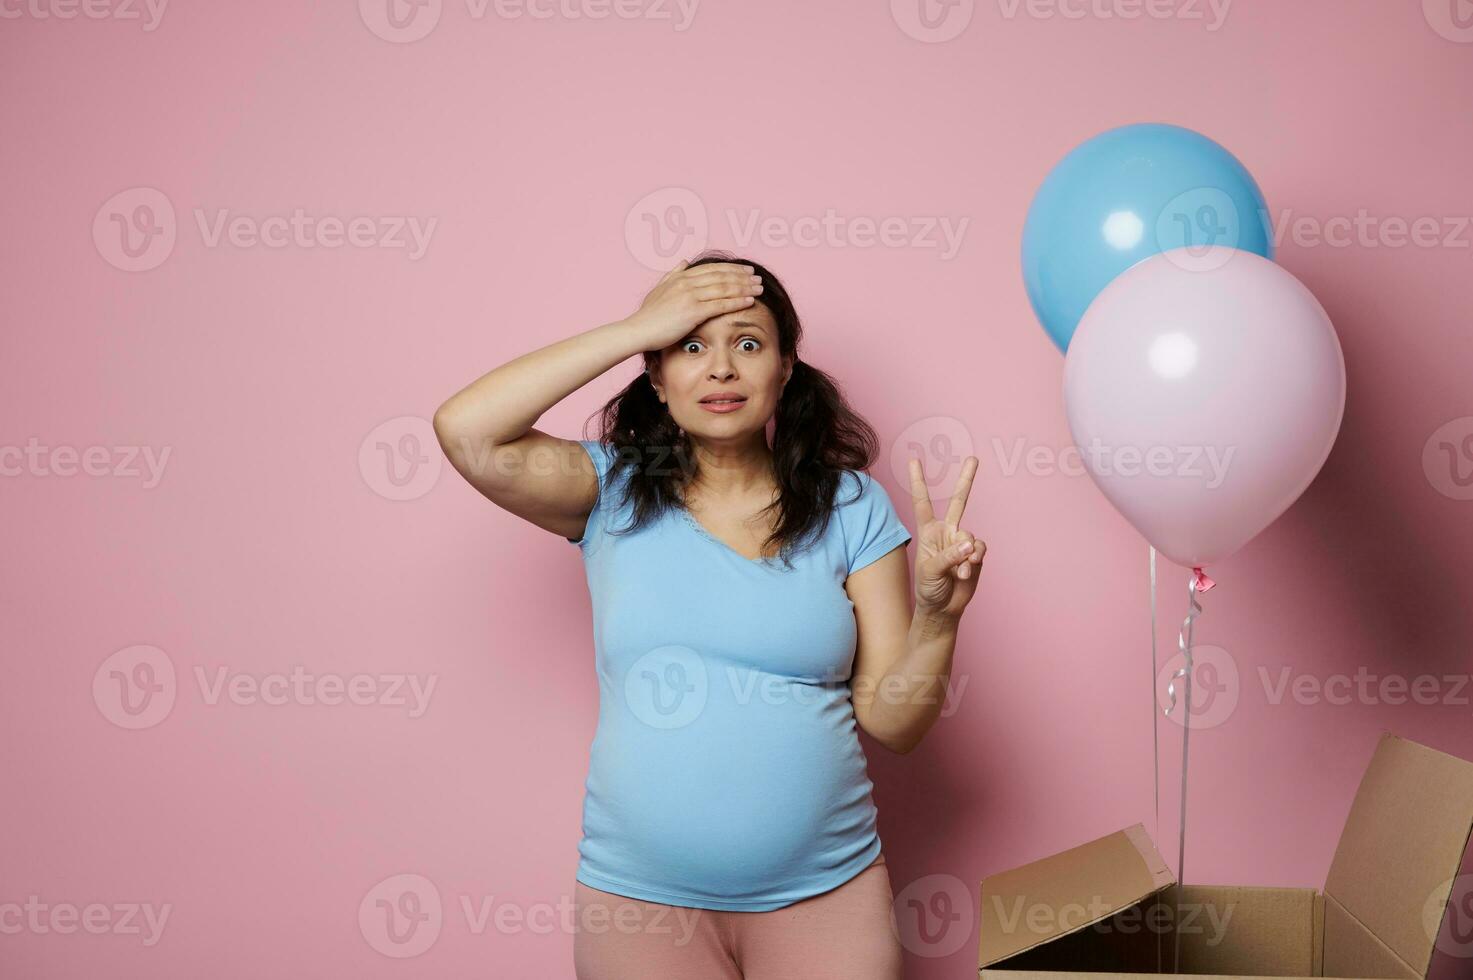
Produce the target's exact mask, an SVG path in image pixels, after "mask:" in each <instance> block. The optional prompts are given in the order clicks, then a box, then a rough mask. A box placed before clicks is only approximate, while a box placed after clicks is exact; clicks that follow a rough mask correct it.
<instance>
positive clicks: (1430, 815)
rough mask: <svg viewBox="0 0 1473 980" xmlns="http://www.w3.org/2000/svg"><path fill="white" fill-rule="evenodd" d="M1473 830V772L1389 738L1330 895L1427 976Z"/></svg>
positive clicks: (1374, 763)
mask: <svg viewBox="0 0 1473 980" xmlns="http://www.w3.org/2000/svg"><path fill="white" fill-rule="evenodd" d="M1470 829H1473V763H1470V762H1466V761H1464V760H1463V759H1459V758H1457V757H1455V756H1451V755H1448V754H1446V753H1444V752H1439V751H1437V750H1436V749H1431V748H1428V747H1427V746H1425V745H1419V744H1417V743H1416V742H1410V741H1407V740H1406V739H1404V738H1398V737H1397V736H1395V735H1392V734H1390V733H1383V734H1382V736H1381V740H1380V742H1379V743H1378V744H1377V745H1376V752H1375V755H1374V756H1373V757H1372V758H1371V763H1370V765H1369V766H1368V767H1367V768H1366V773H1365V775H1364V776H1363V777H1362V778H1361V783H1360V788H1359V789H1358V790H1357V791H1356V794H1355V800H1354V802H1353V803H1351V806H1350V816H1349V817H1347V818H1346V821H1345V829H1344V830H1343V831H1342V832H1341V834H1340V843H1339V844H1338V845H1337V846H1336V847H1335V858H1334V860H1333V861H1332V862H1331V864H1330V873H1329V875H1328V876H1327V877H1326V879H1325V895H1326V896H1328V899H1329V900H1331V901H1334V902H1337V903H1339V905H1340V906H1341V907H1342V908H1343V909H1344V910H1345V911H1346V912H1348V913H1349V914H1350V915H1352V916H1354V917H1355V919H1356V920H1357V921H1359V922H1360V923H1361V924H1362V925H1363V926H1365V927H1366V928H1367V929H1369V930H1370V931H1371V932H1372V933H1374V934H1375V936H1376V938H1378V939H1380V940H1381V942H1383V943H1385V944H1386V946H1387V947H1388V948H1389V949H1391V951H1392V952H1394V953H1395V954H1396V955H1397V956H1398V957H1399V958H1400V959H1401V960H1402V961H1403V962H1405V964H1406V965H1407V966H1408V967H1410V968H1411V970H1412V971H1414V972H1415V974H1416V975H1417V976H1419V977H1420V976H1425V975H1426V973H1427V968H1428V965H1429V963H1430V961H1431V958H1432V945H1433V938H1434V937H1435V936H1436V934H1437V930H1438V927H1439V926H1440V924H1441V922H1442V916H1443V914H1444V913H1445V906H1446V905H1447V900H1448V896H1449V894H1450V892H1451V886H1452V884H1453V879H1454V878H1455V877H1456V875H1457V873H1458V868H1459V867H1460V866H1461V864H1462V862H1463V854H1464V851H1465V849H1466V847H1467V845H1468V836H1469V831H1470Z"/></svg>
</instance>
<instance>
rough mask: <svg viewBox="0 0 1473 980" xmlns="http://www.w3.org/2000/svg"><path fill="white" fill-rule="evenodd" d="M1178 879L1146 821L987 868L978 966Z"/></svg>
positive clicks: (1066, 930)
mask: <svg viewBox="0 0 1473 980" xmlns="http://www.w3.org/2000/svg"><path fill="white" fill-rule="evenodd" d="M1175 881H1176V876H1175V875H1173V874H1172V873H1171V869H1170V868H1168V867H1167V866H1166V862H1165V861H1163V860H1162V859H1161V855H1160V854H1159V853H1158V852H1157V851H1156V845H1155V844H1153V843H1152V842H1151V837H1150V835H1149V834H1147V833H1146V830H1145V828H1144V827H1142V826H1141V825H1140V824H1135V825H1134V826H1132V827H1127V828H1126V829H1124V830H1117V831H1116V832H1115V833H1113V834H1108V835H1106V836H1104V837H1101V838H1098V839H1097V840H1092V841H1090V842H1089V843H1087V844H1080V845H1079V846H1078V847H1071V848H1070V849H1069V850H1067V851H1060V852H1059V853H1058V854H1054V855H1052V856H1050V857H1046V858H1042V859H1040V860H1038V861H1034V862H1033V863H1031V864H1025V865H1023V866H1022V867H1019V868H1013V869H1012V870H1011V871H1001V872H998V873H997V874H994V875H989V876H988V877H986V878H983V879H982V895H981V900H982V914H981V932H982V940H981V950H980V961H979V966H982V967H986V966H991V965H992V964H994V963H996V962H998V961H999V960H1004V959H1006V958H1008V957H1009V956H1014V955H1016V954H1018V953H1021V952H1023V951H1024V950H1027V949H1032V948H1033V947H1034V946H1038V945H1040V944H1042V943H1046V942H1049V941H1050V940H1052V939H1057V938H1058V937H1060V936H1067V935H1068V934H1070V933H1072V932H1078V931H1079V930H1080V929H1083V928H1085V927H1086V926H1089V925H1091V924H1093V923H1095V922H1098V921H1100V920H1101V919H1105V918H1108V917H1110V916H1111V915H1114V914H1115V913H1116V912H1119V911H1120V910H1121V909H1124V908H1128V907H1130V906H1131V905H1134V904H1135V903H1136V902H1139V901H1140V900H1141V899H1143V898H1146V897H1147V896H1149V895H1152V894H1154V893H1156V892H1159V891H1161V890H1162V889H1163V888H1166V887H1168V886H1170V885H1171V884H1173V883H1174V882H1175Z"/></svg>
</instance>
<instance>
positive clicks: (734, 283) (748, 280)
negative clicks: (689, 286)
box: [692, 276, 762, 303]
mask: <svg viewBox="0 0 1473 980" xmlns="http://www.w3.org/2000/svg"><path fill="white" fill-rule="evenodd" d="M761 293H762V283H760V282H754V281H753V280H752V277H750V276H748V277H745V278H743V279H741V280H723V281H721V282H716V283H711V284H710V285H706V286H699V287H697V288H696V290H695V292H694V293H693V294H692V295H694V296H695V298H696V299H697V300H699V301H700V302H702V303H709V302H711V301H712V300H718V299H726V298H727V297H728V296H758V295H761Z"/></svg>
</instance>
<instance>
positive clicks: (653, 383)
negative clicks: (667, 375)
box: [644, 361, 665, 402]
mask: <svg viewBox="0 0 1473 980" xmlns="http://www.w3.org/2000/svg"><path fill="white" fill-rule="evenodd" d="M644 373H645V374H647V375H649V377H650V387H651V388H654V389H655V397H656V398H658V399H660V401H662V402H663V401H664V400H665V390H664V387H663V386H662V384H661V381H660V362H659V361H655V362H654V363H651V364H646V365H645V366H644Z"/></svg>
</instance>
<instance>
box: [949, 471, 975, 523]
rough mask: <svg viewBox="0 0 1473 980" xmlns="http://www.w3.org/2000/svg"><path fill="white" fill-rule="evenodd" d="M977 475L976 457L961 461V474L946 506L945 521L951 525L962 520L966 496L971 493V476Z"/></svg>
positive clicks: (965, 506)
mask: <svg viewBox="0 0 1473 980" xmlns="http://www.w3.org/2000/svg"><path fill="white" fill-rule="evenodd" d="M976 475H977V457H976V456H968V457H967V458H966V459H965V460H963V461H962V475H961V476H960V477H958V478H957V481H956V489H955V490H953V491H952V494H951V503H950V505H949V506H948V507H947V508H946V523H948V524H950V525H952V526H953V527H954V526H956V525H958V524H960V523H961V522H962V512H963V511H965V510H966V509H967V498H968V497H970V496H971V495H972V478H973V477H975V476H976Z"/></svg>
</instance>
